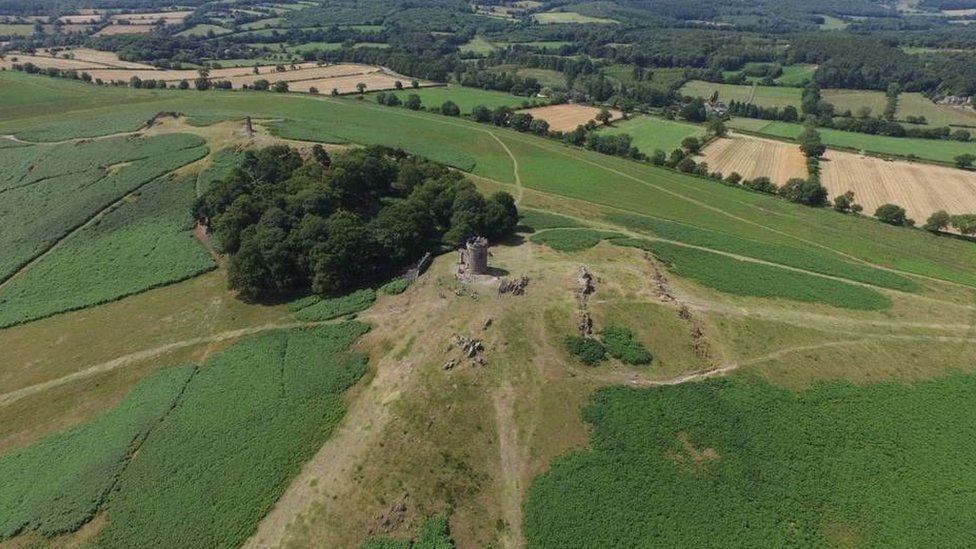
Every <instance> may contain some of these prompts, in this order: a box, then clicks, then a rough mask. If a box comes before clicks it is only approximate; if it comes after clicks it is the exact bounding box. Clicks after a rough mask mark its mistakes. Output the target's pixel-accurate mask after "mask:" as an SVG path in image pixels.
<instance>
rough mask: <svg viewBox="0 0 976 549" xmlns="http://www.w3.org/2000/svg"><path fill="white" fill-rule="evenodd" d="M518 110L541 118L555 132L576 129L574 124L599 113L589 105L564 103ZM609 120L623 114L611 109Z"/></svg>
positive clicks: (576, 124)
mask: <svg viewBox="0 0 976 549" xmlns="http://www.w3.org/2000/svg"><path fill="white" fill-rule="evenodd" d="M520 112H527V113H529V114H531V115H532V117H533V118H541V119H542V120H545V121H546V122H548V123H549V129H550V130H551V131H557V132H568V131H572V130H575V129H576V126H579V125H581V124H586V123H587V122H589V121H590V120H593V119H594V117H595V116H596V115H597V114H599V113H600V109H598V108H596V107H591V106H589V105H573V104H570V103H564V104H562V105H548V106H546V107H536V108H534V109H526V110H524V111H520ZM610 114H611V115H612V118H611V121H613V120H616V119H618V118H620V117H622V116H623V113H622V112H620V111H618V110H615V109H611V110H610Z"/></svg>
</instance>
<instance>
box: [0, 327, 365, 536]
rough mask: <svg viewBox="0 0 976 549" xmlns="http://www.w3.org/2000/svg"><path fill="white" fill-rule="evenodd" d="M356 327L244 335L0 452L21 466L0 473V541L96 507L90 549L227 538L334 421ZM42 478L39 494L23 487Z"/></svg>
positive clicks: (266, 503)
mask: <svg viewBox="0 0 976 549" xmlns="http://www.w3.org/2000/svg"><path fill="white" fill-rule="evenodd" d="M365 331H366V326H365V325H363V324H359V323H342V324H337V325H332V326H323V327H320V328H315V329H307V330H293V331H280V332H274V333H271V334H268V335H264V336H259V337H254V338H251V339H247V340H245V341H242V342H240V343H238V344H236V345H234V346H233V347H231V348H230V349H228V350H226V351H224V352H222V353H220V354H218V355H216V356H214V357H213V358H211V359H210V360H209V361H208V363H207V365H206V367H201V368H194V367H189V368H181V369H170V370H162V371H161V372H160V373H158V374H156V375H155V376H153V377H151V378H149V379H148V380H147V381H146V382H143V383H142V384H140V385H139V386H137V387H136V389H135V390H133V392H132V393H131V394H130V395H129V398H128V399H127V400H126V401H125V402H124V403H123V404H122V405H120V407H118V408H115V409H113V410H111V411H109V412H108V413H106V414H104V415H103V416H101V417H100V418H98V419H96V420H93V421H91V422H89V423H85V424H82V425H81V426H79V427H78V428H76V429H75V430H73V431H69V432H67V433H66V434H63V435H55V436H53V437H50V438H48V439H44V440H43V441H41V442H38V443H37V444H35V445H33V446H29V447H27V448H25V449H23V450H21V451H18V452H14V453H12V454H7V455H3V456H0V470H2V471H14V470H17V471H19V474H6V475H4V476H3V482H5V483H7V485H8V486H7V487H8V488H9V489H8V490H3V492H2V494H3V495H0V498H10V499H8V500H7V501H6V502H5V505H4V508H5V509H9V508H14V509H17V511H18V512H17V513H16V514H14V515H13V516H11V517H10V518H9V519H8V518H7V517H6V516H4V519H6V520H7V521H9V523H4V524H3V527H2V528H0V536H2V537H8V536H10V535H12V534H14V533H16V532H17V531H18V530H20V529H21V528H27V529H40V528H43V531H46V532H51V533H56V532H64V531H67V530H72V529H74V528H76V527H78V526H79V525H80V523H82V522H84V521H87V520H88V519H90V518H92V517H93V516H94V515H95V513H97V512H107V513H108V515H109V516H110V517H111V518H110V520H109V521H108V524H107V525H106V526H105V527H104V528H103V529H102V530H101V531H100V532H99V533H98V537H97V539H96V540H95V542H96V545H97V546H99V547H131V546H132V544H133V543H135V544H137V545H155V546H176V545H182V544H189V545H193V546H201V545H213V546H221V547H230V546H237V545H239V544H240V543H241V542H243V541H244V540H245V539H246V538H247V536H248V535H249V534H250V533H251V531H253V529H254V527H255V526H256V524H257V522H258V521H259V520H260V518H261V517H262V516H263V515H264V514H265V512H267V510H268V509H269V508H270V507H271V505H272V504H273V503H274V501H275V500H276V499H277V496H278V494H280V492H281V491H282V490H283V489H284V487H285V486H286V484H287V482H288V480H289V479H290V478H291V477H292V476H293V475H295V474H296V473H297V472H298V468H299V466H300V465H301V464H302V463H303V462H304V461H305V460H306V459H307V458H308V457H310V455H311V454H312V453H313V452H314V451H315V450H316V449H317V448H318V446H319V445H320V444H321V443H322V442H323V441H324V440H325V439H326V438H328V436H329V434H330V433H331V431H332V430H333V428H334V427H335V425H336V423H337V422H338V421H339V419H340V418H341V417H342V414H343V409H344V407H343V404H342V401H341V399H340V398H339V397H340V395H341V393H342V392H343V391H344V390H345V389H346V388H348V387H349V386H350V385H352V384H353V383H354V382H355V381H356V380H357V379H358V378H359V376H361V375H362V373H363V372H364V370H365V360H364V359H363V358H362V357H360V356H358V355H355V354H352V353H349V352H347V348H348V346H349V345H350V344H351V343H352V342H353V341H355V340H356V339H357V338H358V337H359V336H361V335H362V334H363V333H365ZM133 412H135V413H133ZM201 420H203V421H201ZM218 440H219V443H217V441H218ZM133 444H134V446H133ZM134 450H137V451H138V459H132V453H133V451H134ZM66 458H69V459H66ZM172 471H179V472H180V474H179V475H173V474H171V472H172ZM258 471H259V472H260V473H258V474H255V472H258ZM49 477H50V478H51V479H52V482H51V483H49V484H46V486H50V487H51V490H50V491H37V490H35V488H36V485H35V480H36V479H39V478H49ZM241 479H246V482H242V481H241ZM109 490H111V492H110V491H109ZM66 493H67V494H70V496H71V497H64V496H65V494H66ZM24 494H27V495H29V496H30V497H29V498H28V499H26V500H22V499H21V498H22V497H23V495H24ZM214 498H216V499H217V500H219V501H222V502H223V504H222V505H211V504H210V503H209V502H211V501H213V499H214Z"/></svg>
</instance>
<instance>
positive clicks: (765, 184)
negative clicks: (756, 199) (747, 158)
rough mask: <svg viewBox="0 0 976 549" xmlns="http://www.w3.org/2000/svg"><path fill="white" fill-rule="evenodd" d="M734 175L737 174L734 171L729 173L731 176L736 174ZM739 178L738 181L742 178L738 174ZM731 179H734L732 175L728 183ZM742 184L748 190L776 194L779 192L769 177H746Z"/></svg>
mask: <svg viewBox="0 0 976 549" xmlns="http://www.w3.org/2000/svg"><path fill="white" fill-rule="evenodd" d="M736 175H739V174H737V173H734V172H733V173H732V174H731V176H736ZM731 176H730V177H731ZM739 180H740V181H741V180H742V176H739ZM732 181H735V178H734V177H732V178H731V181H730V183H731V182H732ZM733 184H736V183H733ZM742 186H743V187H745V188H747V189H749V190H753V191H756V192H757V193H766V194H776V193H777V192H779V187H777V186H776V184H775V183H773V182H772V180H771V179H769V178H768V177H763V176H760V177H757V178H755V179H746V180H745V181H742Z"/></svg>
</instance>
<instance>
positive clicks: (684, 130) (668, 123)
mask: <svg viewBox="0 0 976 549" xmlns="http://www.w3.org/2000/svg"><path fill="white" fill-rule="evenodd" d="M600 131H601V132H602V133H608V134H617V133H626V134H629V135H630V136H631V137H633V138H634V140H633V145H634V146H635V147H637V148H638V150H640V151H641V152H642V153H644V154H646V155H650V154H651V153H653V152H654V151H655V150H658V149H660V150H662V151H665V152H671V151H673V150H675V149H679V148H681V140H682V139H684V138H686V137H703V136H704V134H705V130H704V128H702V127H701V126H696V125H694V124H687V123H684V122H675V121H673V120H664V119H663V118H655V117H653V116H637V117H634V118H632V119H630V120H624V121H622V122H614V123H613V126H610V127H608V128H606V129H603V130H600Z"/></svg>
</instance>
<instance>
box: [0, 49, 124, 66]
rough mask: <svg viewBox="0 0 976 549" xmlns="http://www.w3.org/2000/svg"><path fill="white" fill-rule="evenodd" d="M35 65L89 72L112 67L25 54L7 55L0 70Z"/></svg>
mask: <svg viewBox="0 0 976 549" xmlns="http://www.w3.org/2000/svg"><path fill="white" fill-rule="evenodd" d="M24 63H33V64H35V65H37V66H38V67H43V68H47V67H54V68H56V69H65V70H68V69H75V70H88V69H104V68H107V67H109V66H110V65H108V64H105V63H98V62H95V61H88V60H83V59H64V58H60V57H50V56H46V55H25V54H20V53H18V54H15V55H7V56H6V57H5V58H4V59H0V68H5V69H7V70H10V69H11V68H12V67H13V65H14V64H24Z"/></svg>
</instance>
